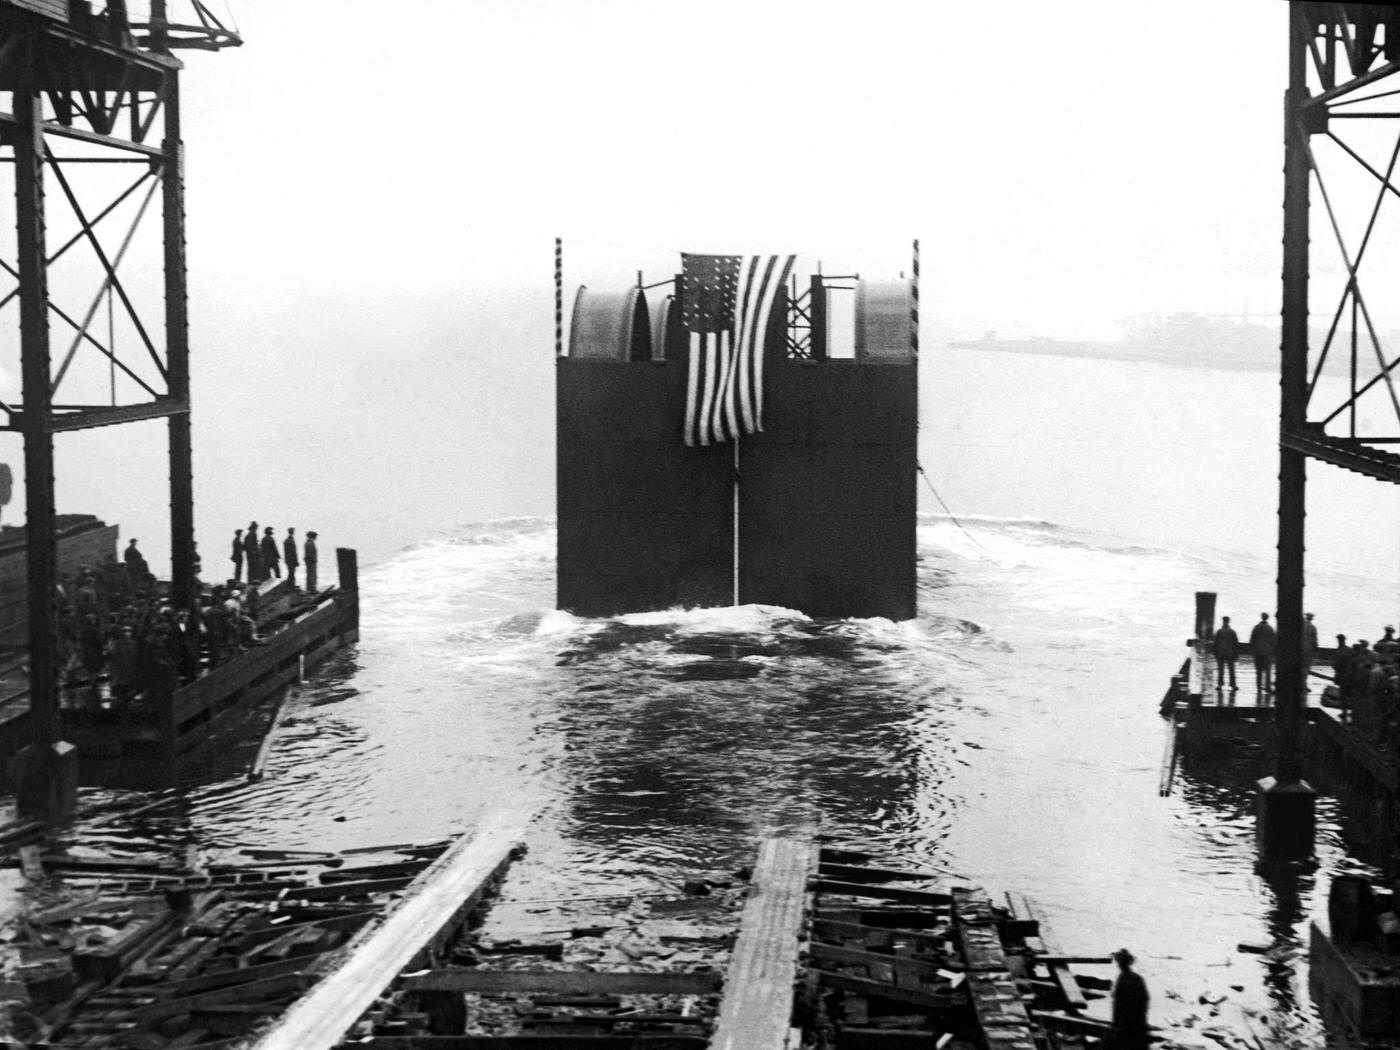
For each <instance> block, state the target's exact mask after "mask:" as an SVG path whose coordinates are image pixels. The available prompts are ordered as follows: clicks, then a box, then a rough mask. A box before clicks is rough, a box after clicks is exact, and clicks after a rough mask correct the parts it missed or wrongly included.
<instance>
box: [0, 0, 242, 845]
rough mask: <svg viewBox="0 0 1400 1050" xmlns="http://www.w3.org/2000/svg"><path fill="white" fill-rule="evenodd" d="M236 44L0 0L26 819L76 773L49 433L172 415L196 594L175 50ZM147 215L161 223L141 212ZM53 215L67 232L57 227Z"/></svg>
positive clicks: (193, 23)
mask: <svg viewBox="0 0 1400 1050" xmlns="http://www.w3.org/2000/svg"><path fill="white" fill-rule="evenodd" d="M94 6H98V7H101V8H102V9H100V10H94ZM239 42H240V41H239V39H238V37H237V35H236V34H235V33H233V32H232V31H230V30H229V29H228V28H226V27H225V26H224V25H223V24H222V23H221V22H220V21H219V20H218V19H217V18H215V17H214V16H213V14H212V13H211V12H210V11H209V10H208V9H207V8H206V7H205V5H204V4H203V3H202V2H201V0H169V3H167V0H152V2H151V3H150V11H149V16H148V17H143V15H142V13H139V12H136V11H131V12H129V11H128V5H127V3H126V2H125V0H107V2H106V4H105V6H102V5H93V4H91V3H89V2H88V0H0V91H4V92H9V94H10V96H11V100H12V101H11V106H10V112H9V113H3V114H0V161H3V162H5V163H6V165H7V166H9V167H11V169H12V172H13V179H14V201H15V239H14V241H13V243H12V244H11V245H9V246H8V247H9V248H10V249H12V251H13V256H12V257H13V259H14V262H13V263H11V262H10V261H9V260H7V259H4V258H3V257H0V267H3V269H4V271H5V273H7V274H8V275H9V276H10V277H11V278H12V279H13V280H14V282H15V286H14V287H13V288H12V290H10V291H9V292H7V293H5V294H3V296H0V333H3V335H0V338H4V339H6V340H8V339H9V338H10V336H11V335H12V333H14V331H15V325H14V313H15V312H16V311H17V313H18V325H17V342H18V351H19V353H18V357H19V361H18V365H19V367H18V374H19V384H18V390H14V389H5V388H4V387H3V386H0V430H8V431H12V432H17V433H19V434H21V435H23V438H24V492H25V510H26V545H27V554H28V569H27V573H28V578H27V593H28V603H27V604H28V615H29V662H30V704H31V715H30V718H31V724H32V726H33V734H32V741H33V743H32V744H31V745H30V747H28V748H26V749H25V751H24V752H22V753H21V757H20V759H19V760H17V762H16V769H15V780H16V788H17V799H18V804H19V809H20V811H21V812H22V813H26V814H33V815H37V816H40V817H48V818H53V817H55V816H61V815H62V814H63V813H64V812H66V811H67V809H68V808H69V806H71V799H72V796H73V793H74V790H75V789H74V785H75V783H76V781H75V770H74V769H73V766H74V764H75V761H76V759H75V757H74V756H73V754H72V749H71V748H70V747H68V746H67V745H65V744H63V743H62V742H61V739H60V711H59V677H58V676H59V671H60V668H59V667H57V666H56V663H57V661H56V651H57V647H56V645H55V643H54V638H55V630H56V627H57V623H56V614H55V603H54V601H53V596H54V593H55V586H56V584H57V579H56V571H57V569H56V562H57V559H56V549H57V547H56V543H57V541H56V536H55V518H56V513H55V507H54V435H55V434H57V433H60V432H63V431H70V430H80V429H86V428H90V427H105V426H112V425H116V424H122V423H130V422H134V421H138V420H149V419H165V420H167V421H168V424H167V425H168V430H169V468H170V470H169V476H170V549H171V566H170V580H171V598H172V600H173V602H174V603H176V604H177V605H179V606H182V607H186V608H188V607H189V606H190V605H191V604H192V603H193V601H194V586H195V544H194V494H193V483H192V471H191V445H190V390H189V376H190V371H189V330H188V321H187V316H186V275H185V206H184V185H183V148H184V147H183V145H182V143H181V138H180V90H179V72H180V69H181V68H182V64H181V62H180V61H179V60H178V59H177V58H175V57H174V54H173V52H174V51H175V50H177V49H179V48H200V49H204V50H215V49H218V48H221V47H226V46H229V45H234V44H237V43H239ZM152 215H158V216H159V217H160V218H159V222H158V224H157V223H154V222H149V221H146V220H147V219H148V217H149V216H152ZM60 219H61V220H62V221H63V223H64V224H66V227H67V228H68V230H69V231H70V232H69V233H68V235H67V236H65V237H61V238H57V237H52V236H51V235H50V234H51V230H50V227H51V224H52V223H56V222H58V221H59V220H60ZM157 225H158V230H157V231H155V232H152V230H151V228H152V227H155V226H157ZM123 263H125V264H126V265H125V266H123ZM5 307H8V308H9V309H8V310H5V309H4V308H5ZM6 315H8V316H6ZM162 322H163V324H162ZM162 329H163V333H162ZM119 333H121V334H120V336H119ZM3 348H4V344H3V343H0V353H3V352H4V349H3ZM6 363H7V362H6V361H4V360H3V359H2V358H0V369H3V368H4V367H5V365H6ZM0 376H3V372H0Z"/></svg>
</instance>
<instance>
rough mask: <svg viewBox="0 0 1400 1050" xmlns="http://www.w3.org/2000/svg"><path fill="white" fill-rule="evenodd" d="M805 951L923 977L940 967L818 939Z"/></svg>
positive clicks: (928, 975) (814, 956)
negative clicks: (825, 942)
mask: <svg viewBox="0 0 1400 1050" xmlns="http://www.w3.org/2000/svg"><path fill="white" fill-rule="evenodd" d="M807 952H808V954H809V955H810V956H811V957H812V958H813V959H826V960H827V961H828V962H838V963H850V964H851V965H853V966H867V967H872V966H887V967H889V968H890V969H891V970H898V971H901V972H903V973H913V974H919V975H921V976H924V977H936V976H937V975H938V971H939V968H940V967H939V965H938V964H937V963H933V962H929V961H928V960H927V959H912V958H910V957H908V956H905V955H890V954H889V953H887V952H863V951H861V950H860V949H859V948H843V947H841V946H840V945H836V944H823V943H821V942H820V941H813V942H812V943H811V944H809V945H808V946H807Z"/></svg>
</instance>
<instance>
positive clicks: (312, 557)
mask: <svg viewBox="0 0 1400 1050" xmlns="http://www.w3.org/2000/svg"><path fill="white" fill-rule="evenodd" d="M316 536H317V533H315V532H308V533H307V534H306V546H305V547H304V548H303V549H302V554H303V555H304V556H305V559H304V560H305V561H306V589H307V590H308V591H311V592H312V593H313V594H314V593H315V591H316Z"/></svg>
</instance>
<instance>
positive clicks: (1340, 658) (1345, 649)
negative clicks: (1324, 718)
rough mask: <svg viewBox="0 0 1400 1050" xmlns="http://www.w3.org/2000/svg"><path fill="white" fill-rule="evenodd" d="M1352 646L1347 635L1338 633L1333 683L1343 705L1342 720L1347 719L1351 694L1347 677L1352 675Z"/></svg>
mask: <svg viewBox="0 0 1400 1050" xmlns="http://www.w3.org/2000/svg"><path fill="white" fill-rule="evenodd" d="M1351 659H1352V650H1351V646H1349V645H1347V636H1346V635H1344V634H1339V635H1337V652H1336V655H1335V656H1333V657H1332V684H1333V685H1335V686H1336V687H1337V701H1338V703H1340V704H1341V705H1342V721H1343V722H1345V721H1346V720H1347V707H1348V704H1349V701H1350V699H1351V698H1350V695H1349V693H1348V688H1347V679H1348V678H1349V677H1350V676H1351Z"/></svg>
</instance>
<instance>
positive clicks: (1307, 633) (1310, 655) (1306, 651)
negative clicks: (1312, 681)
mask: <svg viewBox="0 0 1400 1050" xmlns="http://www.w3.org/2000/svg"><path fill="white" fill-rule="evenodd" d="M1316 656H1317V624H1315V623H1313V614H1312V613H1308V614H1307V615H1306V616H1305V617H1303V692H1305V693H1306V692H1307V691H1308V675H1309V674H1310V673H1311V672H1312V665H1313V659H1314V658H1315V657H1316Z"/></svg>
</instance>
